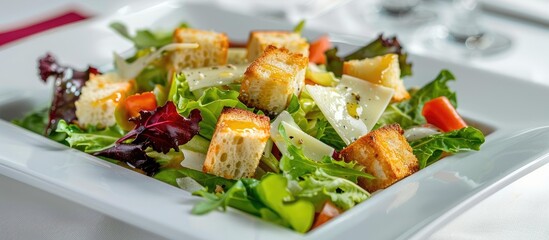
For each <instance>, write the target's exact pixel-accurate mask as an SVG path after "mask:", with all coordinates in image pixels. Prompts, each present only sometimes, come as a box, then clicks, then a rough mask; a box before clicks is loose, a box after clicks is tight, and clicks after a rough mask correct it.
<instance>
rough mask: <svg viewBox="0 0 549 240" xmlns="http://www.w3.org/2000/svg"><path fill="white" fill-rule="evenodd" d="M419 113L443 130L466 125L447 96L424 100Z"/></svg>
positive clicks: (447, 130) (451, 129) (457, 128)
mask: <svg viewBox="0 0 549 240" xmlns="http://www.w3.org/2000/svg"><path fill="white" fill-rule="evenodd" d="M421 114H422V115H423V116H424V117H425V120H427V122H428V123H430V124H433V125H435V126H436V127H438V128H440V129H441V130H442V131H444V132H449V131H453V130H459V129H462V128H464V127H467V123H465V121H463V119H462V118H461V117H460V116H459V114H458V112H457V111H456V109H455V108H454V106H452V104H451V103H450V101H449V100H448V98H446V97H444V96H442V97H438V98H434V99H431V100H430V101H428V102H426V103H425V105H424V106H423V110H422V112H421Z"/></svg>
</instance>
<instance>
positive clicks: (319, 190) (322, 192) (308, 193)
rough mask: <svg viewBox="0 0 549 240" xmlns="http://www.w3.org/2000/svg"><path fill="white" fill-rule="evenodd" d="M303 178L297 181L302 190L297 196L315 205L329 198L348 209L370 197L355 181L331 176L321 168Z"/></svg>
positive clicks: (340, 206)
mask: <svg viewBox="0 0 549 240" xmlns="http://www.w3.org/2000/svg"><path fill="white" fill-rule="evenodd" d="M303 178H304V180H303V181H300V182H299V185H300V186H301V188H302V189H303V190H301V192H299V194H298V196H299V197H300V198H304V199H308V200H309V201H311V202H313V203H315V206H322V204H323V203H324V202H326V200H328V199H329V200H331V201H332V202H333V203H334V204H335V205H337V206H338V207H339V208H341V209H343V210H348V209H350V208H352V207H353V206H355V205H356V204H358V203H361V202H363V201H364V200H366V199H368V198H369V197H370V193H368V192H367V191H365V190H364V189H362V188H361V187H359V186H358V185H356V184H355V183H353V182H351V181H349V180H347V179H344V178H338V177H334V176H331V175H329V174H327V173H325V172H324V171H323V170H322V169H317V170H316V171H315V172H314V173H312V174H309V175H306V176H304V177H303Z"/></svg>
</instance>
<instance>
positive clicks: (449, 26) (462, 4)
mask: <svg viewBox="0 0 549 240" xmlns="http://www.w3.org/2000/svg"><path fill="white" fill-rule="evenodd" d="M481 19H482V11H481V10H480V8H479V6H478V2H477V1H476V0H453V1H452V3H451V4H450V5H449V8H448V9H447V11H446V14H444V19H442V20H441V21H440V23H437V24H435V25H432V26H428V27H426V28H424V29H420V30H419V31H418V33H416V34H415V38H419V39H421V41H422V42H423V44H424V45H425V47H426V48H431V49H435V50H439V51H444V53H448V54H454V55H470V56H472V55H489V54H495V53H499V52H502V51H505V50H507V49H509V48H510V47H511V43H512V41H511V39H509V38H508V37H507V36H505V35H504V34H501V33H498V32H494V31H492V30H490V29H487V28H485V27H484V26H483V25H482V24H481V23H482V21H481Z"/></svg>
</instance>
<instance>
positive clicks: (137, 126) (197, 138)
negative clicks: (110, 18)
mask: <svg viewBox="0 0 549 240" xmlns="http://www.w3.org/2000/svg"><path fill="white" fill-rule="evenodd" d="M111 27H112V28H113V29H114V30H115V31H117V32H118V33H120V34H121V35H122V36H123V37H125V38H127V39H128V40H130V41H132V42H133V43H134V46H135V54H134V55H133V56H130V57H128V58H126V59H123V62H124V63H120V62H118V63H117V64H115V65H116V66H118V68H117V69H115V70H113V72H110V73H101V72H99V71H98V70H97V68H94V67H88V68H87V69H86V70H84V71H79V70H76V69H73V68H71V67H68V66H64V65H61V64H59V63H58V62H57V60H56V59H55V58H54V57H53V56H52V55H51V54H46V55H45V56H44V57H42V58H41V59H40V60H39V70H40V77H41V79H42V80H43V81H45V82H46V81H48V80H52V81H54V84H53V85H54V93H53V100H52V104H51V106H49V107H47V108H46V109H42V110H39V111H36V112H33V113H31V114H29V115H28V116H26V117H24V118H23V119H20V120H15V121H13V123H15V124H17V125H19V126H21V127H23V128H26V129H28V130H30V131H33V132H36V133H38V134H43V135H45V136H46V137H48V138H51V139H52V140H54V141H58V142H61V143H63V144H65V145H67V146H70V147H72V148H76V149H79V150H81V151H83V152H86V153H89V154H93V155H94V156H98V157H100V158H103V159H105V160H106V161H110V162H112V163H115V164H119V165H122V166H124V167H127V168H129V169H132V170H135V171H137V172H140V173H143V174H146V175H148V176H151V177H154V178H155V179H158V180H160V181H163V182H166V183H168V184H171V185H173V186H176V187H181V188H183V189H186V190H188V191H192V192H193V194H194V195H197V196H201V197H203V198H204V200H203V201H201V202H200V203H198V204H197V205H196V206H195V207H194V209H193V210H192V213H193V214H198V215H200V214H206V213H208V212H211V211H214V210H224V209H226V208H227V207H232V208H236V209H239V210H241V211H244V212H246V213H249V214H252V215H255V216H257V217H260V218H262V219H264V220H266V221H269V222H273V223H276V224H279V225H282V226H285V227H289V228H291V229H294V230H295V231H297V232H301V233H305V232H307V231H309V230H311V229H312V228H314V227H318V226H320V225H321V224H323V223H324V222H326V221H328V220H329V219H331V218H333V217H335V216H337V215H339V214H341V213H343V212H344V211H346V210H349V209H351V208H352V207H353V206H355V205H356V204H359V203H361V202H363V201H365V200H367V199H368V198H369V197H370V196H371V194H370V193H369V192H368V191H366V190H365V189H364V188H363V187H361V186H360V185H359V184H358V180H359V179H363V180H365V181H368V180H369V179H375V176H374V175H373V173H371V172H368V171H366V169H365V166H364V165H363V164H360V163H359V162H358V161H356V160H355V159H341V155H340V154H339V151H341V150H343V149H345V148H346V147H347V146H348V145H349V142H346V141H345V140H344V139H345V138H343V137H342V135H341V129H338V127H337V126H335V125H334V124H332V123H331V122H330V120H329V118H327V116H326V114H327V113H326V112H325V111H322V108H321V107H319V104H320V103H319V102H318V101H315V97H314V96H313V94H314V92H311V91H307V90H304V91H302V92H301V94H299V95H293V96H292V98H291V100H290V101H289V104H288V106H287V108H286V110H285V111H286V113H284V114H287V115H289V116H291V117H290V120H289V121H290V122H292V121H293V122H294V123H295V125H296V126H297V127H298V130H299V131H303V132H304V134H307V135H309V136H312V137H314V138H315V139H318V140H319V141H320V142H321V143H322V144H324V145H325V146H327V147H328V148H330V149H331V148H333V149H335V151H334V153H333V154H332V155H324V156H322V157H321V158H318V159H313V158H312V157H311V155H310V154H306V151H314V150H315V149H313V150H311V149H307V147H308V146H306V145H300V144H296V142H295V141H292V138H294V136H290V135H289V134H288V133H287V131H288V130H289V129H288V126H289V125H288V124H278V125H272V126H274V127H276V129H274V131H275V132H277V134H278V135H279V136H281V137H282V138H281V139H282V140H281V141H283V142H282V144H283V145H284V146H285V147H286V149H278V148H277V146H280V145H278V144H276V145H275V144H273V143H272V141H271V140H269V142H268V143H267V147H266V149H265V151H264V153H263V155H262V157H261V159H260V163H259V165H258V167H257V170H256V172H255V175H254V176H253V177H246V178H240V179H228V178H224V177H222V176H216V175H212V174H208V173H204V172H203V171H202V169H200V168H197V169H192V168H188V167H183V166H182V163H184V162H185V161H186V159H185V156H184V155H183V153H182V151H181V150H186V151H193V152H198V153H202V154H206V153H207V152H208V148H209V146H210V141H211V140H212V136H213V135H214V133H215V130H216V124H217V122H218V119H219V117H220V115H221V114H222V111H223V109H225V108H238V109H243V110H246V111H250V112H253V113H255V114H257V115H264V113H263V112H262V111H261V110H259V109H256V108H254V107H252V106H247V105H246V104H245V103H244V102H242V101H241V100H240V99H239V95H240V92H239V91H240V87H241V86H240V84H239V79H238V77H241V75H242V74H243V72H244V70H245V69H246V67H247V66H248V64H249V63H244V68H236V67H235V68H234V69H231V71H232V73H234V74H237V75H238V74H240V75H238V77H237V78H236V79H231V80H230V81H227V82H223V81H225V80H227V79H215V82H221V84H217V85H216V84H210V85H212V86H207V87H202V88H199V89H196V86H195V85H193V84H194V83H192V82H190V80H189V79H188V77H189V76H190V75H192V74H201V73H200V72H198V73H197V72H196V70H194V69H186V70H183V71H182V72H173V71H171V69H170V68H169V67H168V66H167V65H168V63H167V60H166V59H167V56H168V55H169V52H170V50H163V49H168V48H167V46H168V47H169V46H170V44H172V38H173V37H172V32H155V31H150V30H139V31H137V32H136V34H135V35H134V36H132V35H131V34H130V33H129V31H128V30H127V29H126V27H125V26H124V25H122V24H120V23H114V24H112V25H111ZM189 27H190V26H189V25H188V24H181V25H180V26H179V28H189ZM302 28H303V23H301V24H300V25H299V26H298V27H296V29H295V31H296V32H300V31H301V29H302ZM159 50H160V51H159ZM232 50H234V49H229V54H231V51H232ZM309 51H310V52H309V62H310V63H309V67H308V68H307V74H306V79H307V85H311V86H330V87H333V86H337V85H338V84H339V83H340V81H341V80H340V79H341V78H342V77H344V74H343V72H344V71H343V68H344V63H345V62H346V61H351V60H362V59H367V58H374V57H378V56H384V55H386V54H396V55H397V56H398V66H399V68H400V78H404V77H407V76H410V75H412V65H411V64H410V63H409V62H408V60H407V54H406V53H405V52H404V50H403V48H402V46H401V45H400V43H399V42H398V40H397V38H396V37H393V38H385V37H383V36H379V37H378V38H377V39H375V40H374V41H372V42H370V43H368V44H366V45H365V46H364V47H361V48H359V49H358V50H356V51H355V52H353V53H351V54H348V55H346V56H340V55H338V49H337V47H334V48H331V43H330V42H329V38H328V37H326V36H324V37H321V38H320V39H318V40H317V41H314V42H311V43H310V47H309ZM152 54H156V55H157V56H156V57H152V58H151V55H152ZM117 57H118V58H120V57H119V56H117ZM146 58H149V59H147V61H145V60H144V59H146ZM140 59H141V60H140ZM119 60H120V59H119ZM140 61H141V62H140ZM136 62H140V63H141V64H143V63H144V64H143V67H141V68H139V71H137V75H136V76H135V77H133V78H132V79H131V81H133V82H134V84H133V85H132V86H131V87H132V88H133V90H134V91H133V92H135V94H132V95H131V96H122V97H120V96H118V97H117V98H116V102H118V103H119V104H118V106H116V111H115V115H116V123H114V124H112V125H109V126H104V125H82V124H81V122H80V121H79V119H78V118H77V115H76V111H77V107H79V106H77V104H75V103H76V102H77V101H78V100H79V98H80V97H81V96H82V94H83V93H82V89H83V87H84V86H86V84H87V83H88V81H90V79H91V78H95V77H97V76H105V77H106V76H109V77H112V76H113V75H114V78H117V79H119V80H117V81H118V82H124V81H129V80H127V79H124V78H121V77H120V76H122V75H124V73H122V72H121V69H120V68H121V66H122V65H128V66H129V65H131V64H132V63H136ZM134 67H135V66H134ZM203 70H204V69H202V70H200V71H203ZM214 70H215V69H214ZM130 75H131V74H130ZM120 79H122V80H120ZM454 80H455V78H454V76H453V75H452V74H451V73H450V72H449V71H447V70H442V71H441V72H440V74H439V75H438V76H436V78H435V79H434V80H432V81H431V82H430V83H428V84H427V85H425V86H423V87H421V88H419V89H414V90H410V91H409V92H410V97H409V98H407V99H405V100H402V101H392V102H390V103H388V104H387V105H386V106H385V107H384V108H383V109H384V110H383V111H382V113H381V114H380V115H381V116H380V117H379V119H378V120H377V121H376V122H375V126H374V127H373V128H372V129H369V130H368V131H376V129H381V128H383V127H384V126H386V125H390V124H399V125H400V127H401V128H402V129H404V130H406V131H405V136H406V137H407V142H408V144H409V146H410V147H411V149H412V150H413V155H415V157H416V158H417V164H418V166H419V169H422V168H425V167H427V166H429V165H430V164H433V163H435V162H436V161H438V160H440V159H441V158H442V157H444V156H447V155H449V154H452V153H457V152H460V151H466V150H479V148H480V145H481V144H482V143H483V142H484V135H483V133H482V132H481V131H479V130H478V129H475V128H474V127H470V126H467V125H466V123H465V122H464V121H463V120H462V119H461V118H460V117H459V115H458V114H457V112H456V111H455V109H456V108H457V97H456V93H455V92H453V91H452V90H451V89H450V88H449V86H448V83H449V82H450V81H454ZM206 85H208V84H206ZM306 89H312V88H306ZM353 96H354V97H355V98H356V99H357V101H358V100H359V99H358V98H359V97H360V96H355V95H353ZM362 97H363V98H364V97H367V96H362ZM111 100H112V99H111ZM355 108H356V106H355ZM350 109H351V110H352V109H354V108H349V105H347V110H349V114H350V115H352V114H351V112H352V111H351V110H350ZM355 111H356V109H355ZM281 115H283V114H281ZM270 117H271V120H272V121H274V120H275V119H276V118H277V116H270ZM357 119H358V117H357ZM283 121H284V120H283ZM288 123H289V122H288ZM271 131H273V129H271ZM293 131H295V130H293ZM355 140H356V139H355Z"/></svg>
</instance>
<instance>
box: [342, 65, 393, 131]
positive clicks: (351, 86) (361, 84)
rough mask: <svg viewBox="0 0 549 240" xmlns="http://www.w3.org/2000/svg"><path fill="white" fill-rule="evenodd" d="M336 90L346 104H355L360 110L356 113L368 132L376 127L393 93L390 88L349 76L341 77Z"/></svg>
mask: <svg viewBox="0 0 549 240" xmlns="http://www.w3.org/2000/svg"><path fill="white" fill-rule="evenodd" d="M338 89H339V90H340V91H341V93H343V95H344V97H345V99H346V101H347V103H353V102H354V103H357V104H358V107H359V108H361V109H360V110H359V111H357V113H358V115H359V118H360V120H362V121H363V122H364V124H366V127H367V128H368V130H371V129H372V128H373V127H374V125H376V123H377V121H378V120H379V118H380V117H381V114H383V112H384V111H385V109H386V108H387V105H389V103H390V102H391V98H392V97H393V94H394V92H395V91H394V90H393V89H392V88H388V87H384V86H381V85H378V84H373V83H371V82H368V81H365V80H362V79H360V78H356V77H352V76H349V75H343V76H342V77H341V81H340V83H339V86H338Z"/></svg>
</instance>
